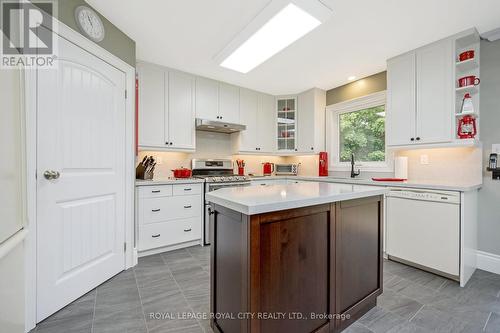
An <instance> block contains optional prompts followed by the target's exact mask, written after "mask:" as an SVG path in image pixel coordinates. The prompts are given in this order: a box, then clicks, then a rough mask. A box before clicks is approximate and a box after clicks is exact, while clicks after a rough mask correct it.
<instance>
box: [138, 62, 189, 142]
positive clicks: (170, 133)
mask: <svg viewBox="0 0 500 333" xmlns="http://www.w3.org/2000/svg"><path fill="white" fill-rule="evenodd" d="M137 73H138V79H139V117H138V122H139V124H138V130H139V148H140V149H161V150H172V151H193V150H194V149H195V133H196V130H195V110H194V89H195V85H194V84H195V81H194V77H193V76H191V75H189V74H186V73H182V72H178V71H174V70H170V69H167V68H164V67H160V66H156V65H152V64H147V63H142V62H141V63H138V64H137Z"/></svg>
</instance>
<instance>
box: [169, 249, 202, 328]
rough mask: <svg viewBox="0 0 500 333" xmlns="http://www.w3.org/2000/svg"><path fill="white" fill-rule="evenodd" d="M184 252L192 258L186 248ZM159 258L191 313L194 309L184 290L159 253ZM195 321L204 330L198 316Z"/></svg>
mask: <svg viewBox="0 0 500 333" xmlns="http://www.w3.org/2000/svg"><path fill="white" fill-rule="evenodd" d="M186 252H187V253H188V254H189V255H190V256H191V258H193V256H192V255H191V253H190V252H189V251H187V250H186ZM160 258H161V260H162V261H163V263H164V264H165V266H167V269H168V272H169V274H170V276H171V277H172V279H173V280H174V282H175V285H176V286H177V288H178V289H179V291H180V292H181V294H182V298H183V299H184V301H185V302H186V304H187V306H188V308H189V309H191V313H193V314H194V313H195V312H194V310H193V307H192V306H191V304H189V302H188V300H187V298H186V295H185V294H184V290H183V289H182V288H181V286H180V284H179V283H178V282H177V279H176V278H175V276H174V274H173V273H172V270H171V269H170V266H168V263H167V261H166V260H165V258H163V256H162V255H160ZM196 323H197V324H198V326H199V327H200V329H201V331H202V332H205V329H204V328H203V326H201V324H200V322H199V320H198V318H196Z"/></svg>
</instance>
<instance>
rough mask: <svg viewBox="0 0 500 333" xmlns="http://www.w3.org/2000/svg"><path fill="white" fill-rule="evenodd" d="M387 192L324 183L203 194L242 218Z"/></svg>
mask: <svg viewBox="0 0 500 333" xmlns="http://www.w3.org/2000/svg"><path fill="white" fill-rule="evenodd" d="M387 192H388V189H387V188H385V187H378V186H363V185H352V184H335V183H324V182H303V183H297V184H287V185H269V186H247V187H229V188H223V189H219V190H217V191H213V192H209V193H207V194H206V200H207V201H210V202H212V203H215V204H218V205H221V206H224V207H226V208H229V209H232V210H235V211H237V212H240V213H242V214H245V215H255V214H261V213H268V212H275V211H280V210H285V209H291V208H300V207H307V206H314V205H320V204H325V203H332V202H338V201H344V200H351V199H359V198H365V197H371V196H376V195H383V194H386V193H387Z"/></svg>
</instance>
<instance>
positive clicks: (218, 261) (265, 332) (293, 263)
mask: <svg viewBox="0 0 500 333" xmlns="http://www.w3.org/2000/svg"><path fill="white" fill-rule="evenodd" d="M382 200H383V199H382V196H372V197H367V198H362V199H355V200H347V201H341V202H336V203H331V204H322V205H317V206H310V207H304V208H296V209H289V210H283V211H277V212H271V213H263V214H258V215H251V216H248V215H244V214H241V213H239V212H236V211H233V210H229V209H227V208H225V207H222V206H220V205H215V204H212V208H211V210H212V212H211V239H212V248H211V251H212V252H211V305H210V306H211V312H212V313H213V318H212V320H211V325H212V328H213V330H214V331H215V332H221V333H238V332H241V333H247V332H249V333H250V332H251V333H278V332H287V333H309V332H340V331H342V330H344V329H345V328H346V327H348V326H349V325H350V324H351V323H353V322H354V321H355V320H356V319H358V318H359V317H360V316H362V315H363V314H365V313H366V312H367V311H368V310H369V309H371V308H373V307H374V306H375V305H376V302H377V296H379V295H380V294H381V293H382V268H383V262H382V260H383V259H382V234H383V233H382V226H383V224H382Z"/></svg>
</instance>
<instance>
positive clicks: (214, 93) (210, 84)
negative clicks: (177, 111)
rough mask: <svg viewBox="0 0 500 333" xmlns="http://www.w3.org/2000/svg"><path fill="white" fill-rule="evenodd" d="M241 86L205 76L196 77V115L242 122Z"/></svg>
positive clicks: (235, 122)
mask: <svg viewBox="0 0 500 333" xmlns="http://www.w3.org/2000/svg"><path fill="white" fill-rule="evenodd" d="M239 104H240V88H239V87H237V86H233V85H230V84H226V83H223V82H218V81H214V80H210V79H206V78H203V77H197V78H196V117H197V118H203V119H210V120H215V121H224V122H228V123H234V124H238V123H240V117H239V114H240V111H239Z"/></svg>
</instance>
